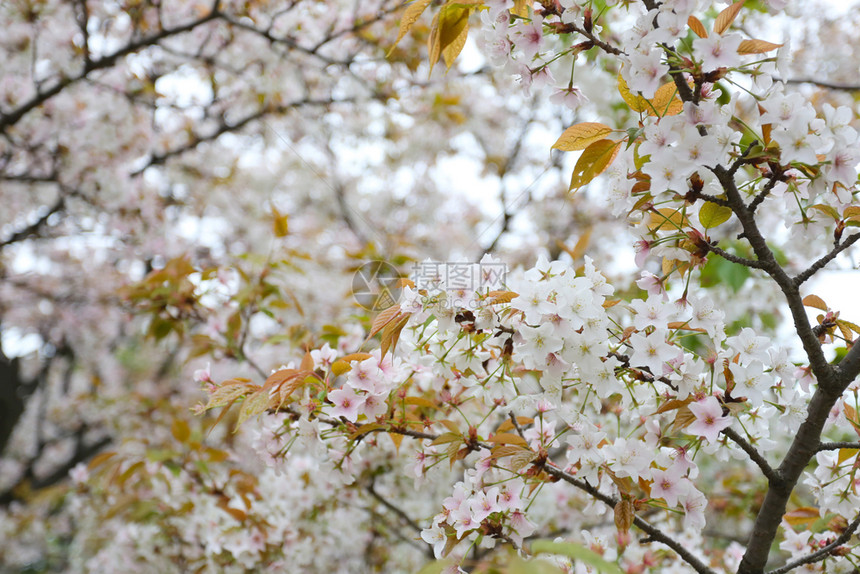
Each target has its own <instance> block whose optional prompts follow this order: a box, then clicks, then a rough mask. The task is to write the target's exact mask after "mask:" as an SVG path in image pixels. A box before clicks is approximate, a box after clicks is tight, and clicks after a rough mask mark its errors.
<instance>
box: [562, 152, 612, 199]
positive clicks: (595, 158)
mask: <svg viewBox="0 0 860 574" xmlns="http://www.w3.org/2000/svg"><path fill="white" fill-rule="evenodd" d="M619 149H621V142H614V141H612V140H600V141H596V142H594V143H593V144H591V145H589V146H588V147H587V148H585V151H583V152H582V155H581V156H579V160H577V162H576V166H575V167H574V168H573V175H571V178H570V188H569V190H568V191H570V190H573V189H579V188H580V187H582V186H583V185H585V184H587V183H588V182H590V181H591V180H593V179H594V178H595V177H597V176H598V175H600V174H601V173H603V172H604V171H605V170H606V168H608V167H609V165H610V164H611V163H612V161H613V160H614V159H615V157H616V156H617V155H618V150H619Z"/></svg>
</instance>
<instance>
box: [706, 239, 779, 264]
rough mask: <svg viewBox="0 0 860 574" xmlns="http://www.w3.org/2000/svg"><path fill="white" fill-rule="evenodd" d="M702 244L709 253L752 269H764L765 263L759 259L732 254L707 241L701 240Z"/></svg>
mask: <svg viewBox="0 0 860 574" xmlns="http://www.w3.org/2000/svg"><path fill="white" fill-rule="evenodd" d="M702 245H703V246H705V247H706V248H707V250H708V251H710V252H711V253H715V254H716V255H719V256H720V257H722V258H723V259H725V260H726V261H731V262H732V263H737V264H738V265H743V266H744V267H752V268H753V269H765V265H764V264H763V263H762V262H761V261H756V260H755V259H747V258H746V257H738V256H737V255H732V254H731V253H729V252H728V251H726V250H724V249H721V248H719V247H717V246H716V245H712V244H710V243H708V242H707V241H703V242H702Z"/></svg>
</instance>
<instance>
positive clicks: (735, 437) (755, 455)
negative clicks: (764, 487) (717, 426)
mask: <svg viewBox="0 0 860 574" xmlns="http://www.w3.org/2000/svg"><path fill="white" fill-rule="evenodd" d="M722 432H723V434H724V435H726V436H727V437H729V439H731V440H732V441H733V442H734V443H735V444H737V445H738V446H739V447H741V450H743V451H744V452H745V453H747V456H749V457H750V460H751V461H753V462H754V463H756V465H757V466H758V467H759V469H760V470H761V472H762V474H763V475H765V477H766V478H767V481H768V483H770V484H779V483H781V482H782V477H780V476H779V474H777V472H776V471H775V470H774V469H773V467H772V466H770V464H769V463H768V462H767V459H765V458H764V456H762V454H761V453H760V452H759V451H758V450H756V448H755V447H754V446H753V445H751V444H750V443H749V442H747V440H746V439H745V438H744V437H742V436H741V435H739V434H738V433H737V432H736V431H735V430H734V429H733V428H731V427H728V428H725V429H723V431H722Z"/></svg>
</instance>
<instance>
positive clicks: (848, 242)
mask: <svg viewBox="0 0 860 574" xmlns="http://www.w3.org/2000/svg"><path fill="white" fill-rule="evenodd" d="M857 240H860V233H855V234H853V235H851V236H849V237H848V238H846V239H845V240H844V241H843V242H842V243H840V244H839V245H837V246H836V247H834V248H833V249H832V250H831V251H830V253H828V254H827V255H825V256H824V257H822V258H821V259H819V260H818V261H816V262H815V263H813V264H812V265H810V266H809V268H808V269H807V270H806V271H804V272H803V273H800V274H799V275H797V276H796V277H795V278H794V284H795V285H796V286H798V287H800V286H801V285H803V283H804V282H805V281H806V280H807V279H809V278H810V277H812V276H813V275H815V274H816V273H818V271H820V270H821V269H823V268H824V266H825V265H827V264H828V263H830V262H831V261H833V260H834V259H835V258H836V256H837V255H839V254H840V253H842V252H843V251H845V250H846V249H848V248H849V247H851V246H852V245H854V244H855V243H857Z"/></svg>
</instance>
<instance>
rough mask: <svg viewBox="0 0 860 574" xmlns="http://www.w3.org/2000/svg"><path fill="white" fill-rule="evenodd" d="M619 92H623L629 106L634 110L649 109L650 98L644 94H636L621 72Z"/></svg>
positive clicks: (642, 110)
mask: <svg viewBox="0 0 860 574" xmlns="http://www.w3.org/2000/svg"><path fill="white" fill-rule="evenodd" d="M618 93H620V94H621V97H622V98H623V99H624V101H625V102H626V103H627V107H629V108H630V109H631V110H633V111H634V112H644V111H645V110H647V109H648V100H646V99H645V98H643V97H642V96H637V95H634V94H633V92H631V91H630V88H629V87H627V81H626V80H625V79H624V77H623V76H622V75H621V74H618Z"/></svg>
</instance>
